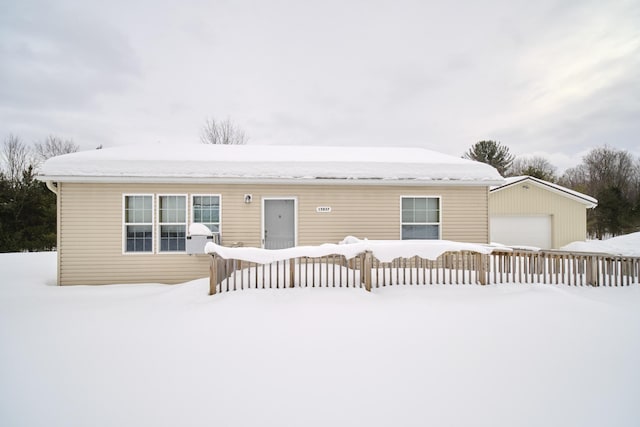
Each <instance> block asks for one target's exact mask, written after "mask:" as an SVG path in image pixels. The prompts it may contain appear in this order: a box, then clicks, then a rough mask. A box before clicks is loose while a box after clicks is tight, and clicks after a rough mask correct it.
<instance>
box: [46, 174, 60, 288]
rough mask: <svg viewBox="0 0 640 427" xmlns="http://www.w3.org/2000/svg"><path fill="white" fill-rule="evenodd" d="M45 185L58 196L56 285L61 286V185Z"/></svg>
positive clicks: (47, 183)
mask: <svg viewBox="0 0 640 427" xmlns="http://www.w3.org/2000/svg"><path fill="white" fill-rule="evenodd" d="M45 184H46V186H47V188H48V189H49V191H51V192H52V193H53V194H55V195H56V252H57V256H56V258H57V259H56V283H57V284H58V286H60V284H61V283H60V223H61V221H60V185H59V184H56V183H55V182H53V181H48V180H47V181H45Z"/></svg>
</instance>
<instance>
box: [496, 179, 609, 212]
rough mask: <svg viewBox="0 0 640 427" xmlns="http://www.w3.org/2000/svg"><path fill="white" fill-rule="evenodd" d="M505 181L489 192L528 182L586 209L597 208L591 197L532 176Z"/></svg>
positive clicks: (596, 201)
mask: <svg viewBox="0 0 640 427" xmlns="http://www.w3.org/2000/svg"><path fill="white" fill-rule="evenodd" d="M504 180H505V181H506V182H505V183H504V184H503V185H500V186H497V187H492V188H491V190H490V191H491V192H494V191H500V190H504V189H505V188H509V187H511V186H513V185H516V184H518V183H522V182H525V181H527V182H530V183H532V184H534V185H537V186H539V187H542V188H545V189H547V190H551V191H553V192H555V193H557V194H560V195H562V196H565V197H569V198H571V199H573V200H576V201H578V202H580V203H583V204H585V205H587V207H588V208H595V207H596V206H598V200H596V199H594V198H593V197H591V196H587V195H586V194H582V193H580V192H577V191H575V190H571V189H569V188H567V187H563V186H562V185H558V184H554V183H553V182H549V181H545V180H542V179H539V178H535V177H532V176H528V175H524V176H510V177H508V178H504Z"/></svg>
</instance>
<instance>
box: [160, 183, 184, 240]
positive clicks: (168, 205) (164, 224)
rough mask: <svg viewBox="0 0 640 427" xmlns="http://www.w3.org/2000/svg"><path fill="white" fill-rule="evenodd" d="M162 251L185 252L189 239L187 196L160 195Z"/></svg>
mask: <svg viewBox="0 0 640 427" xmlns="http://www.w3.org/2000/svg"><path fill="white" fill-rule="evenodd" d="M158 228H159V235H160V245H159V248H160V249H159V251H160V252H184V251H185V249H186V248H185V247H186V239H187V197H186V196H181V195H160V196H158Z"/></svg>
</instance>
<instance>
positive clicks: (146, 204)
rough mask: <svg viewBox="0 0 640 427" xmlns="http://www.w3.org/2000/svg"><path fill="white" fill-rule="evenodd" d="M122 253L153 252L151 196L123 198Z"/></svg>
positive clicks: (127, 196)
mask: <svg viewBox="0 0 640 427" xmlns="http://www.w3.org/2000/svg"><path fill="white" fill-rule="evenodd" d="M123 207H124V234H125V236H124V239H125V244H124V251H125V252H153V196H151V195H125V196H124V206H123Z"/></svg>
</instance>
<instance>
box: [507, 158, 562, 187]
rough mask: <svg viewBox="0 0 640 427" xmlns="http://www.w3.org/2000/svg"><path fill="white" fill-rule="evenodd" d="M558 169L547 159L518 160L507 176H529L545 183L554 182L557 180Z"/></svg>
mask: <svg viewBox="0 0 640 427" xmlns="http://www.w3.org/2000/svg"><path fill="white" fill-rule="evenodd" d="M556 171H557V169H556V167H555V166H553V165H552V164H551V163H550V162H549V161H548V160H547V159H545V158H544V157H540V156H533V157H521V158H517V159H515V160H514V161H513V163H512V164H511V167H510V168H509V170H508V171H507V176H520V175H528V176H532V177H534V178H539V179H543V180H545V181H551V182H554V181H555V180H556V179H557V178H556Z"/></svg>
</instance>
